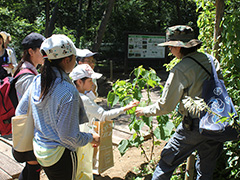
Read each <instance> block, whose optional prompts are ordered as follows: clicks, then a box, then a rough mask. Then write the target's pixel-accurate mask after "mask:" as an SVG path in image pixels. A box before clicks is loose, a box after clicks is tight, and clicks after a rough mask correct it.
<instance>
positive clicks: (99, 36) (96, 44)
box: [92, 0, 115, 51]
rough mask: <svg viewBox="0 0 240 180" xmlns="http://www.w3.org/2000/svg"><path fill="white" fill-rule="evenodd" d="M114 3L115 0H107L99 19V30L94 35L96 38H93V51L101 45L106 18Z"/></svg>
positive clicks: (107, 18)
mask: <svg viewBox="0 0 240 180" xmlns="http://www.w3.org/2000/svg"><path fill="white" fill-rule="evenodd" d="M114 3H115V0H109V2H108V6H107V8H106V10H105V11H104V13H103V17H102V21H101V24H100V27H99V30H98V33H97V36H96V40H95V42H94V45H93V48H92V50H93V51H98V50H99V48H100V46H101V43H102V39H103V35H104V32H105V30H106V26H107V23H108V20H109V18H110V15H111V12H112V9H113V6H114Z"/></svg>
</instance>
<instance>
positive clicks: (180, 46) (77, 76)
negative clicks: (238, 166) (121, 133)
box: [0, 25, 223, 180]
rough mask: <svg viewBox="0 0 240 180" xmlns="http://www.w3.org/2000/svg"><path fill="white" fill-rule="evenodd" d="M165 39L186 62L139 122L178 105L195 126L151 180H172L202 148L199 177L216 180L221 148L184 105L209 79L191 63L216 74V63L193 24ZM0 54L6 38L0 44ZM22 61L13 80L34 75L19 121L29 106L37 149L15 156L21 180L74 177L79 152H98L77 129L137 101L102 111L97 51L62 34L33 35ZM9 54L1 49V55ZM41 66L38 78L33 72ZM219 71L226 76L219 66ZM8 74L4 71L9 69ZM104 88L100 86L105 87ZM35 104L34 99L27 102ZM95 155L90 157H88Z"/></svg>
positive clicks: (168, 150)
mask: <svg viewBox="0 0 240 180" xmlns="http://www.w3.org/2000/svg"><path fill="white" fill-rule="evenodd" d="M166 38H167V41H166V42H165V43H161V44H159V45H160V46H167V47H169V49H170V51H171V53H172V54H173V55H174V56H175V57H177V58H179V59H181V61H180V63H178V64H177V65H176V66H175V67H174V68H173V69H172V70H171V72H170V74H169V77H168V79H167V81H166V83H165V86H164V89H163V93H162V95H161V97H160V99H159V100H158V101H157V102H156V103H155V104H152V105H149V106H147V107H137V109H136V111H135V112H136V115H137V116H143V115H144V116H155V115H163V114H167V113H169V112H171V111H172V110H174V109H175V107H176V106H177V104H178V103H180V104H179V112H180V113H181V114H182V115H183V119H186V117H188V119H191V120H192V128H191V129H188V128H187V127H186V126H185V123H186V122H184V120H183V122H182V123H180V125H179V126H178V128H177V129H176V132H175V133H174V135H173V136H172V138H171V139H170V140H169V142H168V143H167V144H166V146H165V147H164V148H163V150H162V152H161V159H160V161H159V163H158V165H157V167H156V170H155V172H154V174H153V178H152V179H154V180H157V179H161V180H165V179H166V180H167V179H170V178H171V175H172V173H173V171H174V170H175V168H176V167H177V166H178V165H179V164H181V163H182V162H183V161H184V160H185V159H186V158H187V157H188V156H189V155H190V154H191V153H192V152H193V151H195V150H197V152H198V159H197V162H196V170H197V179H199V180H200V179H206V180H209V179H212V175H213V171H214V168H215V165H216V161H217V158H218V157H219V155H220V153H221V151H222V148H223V144H222V143H221V142H218V141H215V140H214V139H209V138H207V137H205V136H203V135H201V134H200V132H199V128H198V124H199V118H198V117H197V116H195V115H194V114H191V113H190V112H188V111H187V109H186V108H185V107H184V104H183V100H184V99H185V98H186V97H187V96H190V97H192V98H195V97H201V92H202V91H201V90H202V84H203V82H204V80H206V79H208V78H209V76H208V74H206V73H205V72H204V70H203V69H202V68H199V66H198V64H196V63H195V62H194V61H193V60H192V59H191V58H189V57H193V58H195V59H197V60H198V61H199V62H200V63H201V64H203V66H205V68H206V69H208V70H209V71H210V72H211V63H210V61H209V59H208V58H207V56H206V55H205V54H204V53H200V52H198V51H197V50H198V49H199V48H200V47H201V44H202V42H201V41H200V40H198V39H195V38H194V31H193V29H192V28H191V27H189V26H184V25H181V26H180V25H178V26H173V27H169V28H168V29H167V33H166ZM0 43H2V47H1V48H2V49H4V48H5V47H4V39H3V38H2V40H1V38H0ZM22 48H23V50H24V52H23V56H22V59H21V60H20V62H19V63H18V65H17V66H16V65H15V62H13V61H12V62H13V65H12V66H11V67H13V68H12V69H14V68H16V69H14V71H15V73H14V75H13V76H16V75H17V74H18V73H19V72H20V71H21V70H23V69H26V68H28V69H30V70H31V71H32V74H31V73H30V74H29V73H28V74H26V75H24V76H22V77H21V78H20V79H19V80H18V81H17V83H16V85H15V87H16V90H17V95H18V98H19V104H18V106H17V109H16V115H21V114H26V113H27V110H28V104H29V102H30V105H31V108H32V115H33V119H34V126H35V130H34V139H33V147H34V150H33V151H29V152H24V153H23V152H17V151H16V150H14V149H13V155H14V157H15V159H16V160H17V161H19V162H26V166H25V167H24V169H23V171H22V172H21V174H20V176H19V179H20V180H28V179H31V180H33V179H39V172H40V170H41V168H43V169H44V171H45V173H46V175H47V176H48V178H49V179H50V180H61V179H62V180H70V179H75V177H76V170H77V161H78V160H77V157H78V154H77V149H78V148H81V147H83V146H86V145H90V146H92V147H97V146H98V145H99V144H100V137H99V135H98V134H97V133H94V132H93V131H90V130H89V131H88V132H83V131H81V128H80V126H79V125H81V124H87V125H88V127H90V129H91V127H92V126H93V123H94V121H95V120H96V119H98V120H100V121H106V120H110V119H112V118H115V117H117V116H118V115H120V114H122V113H124V112H125V111H127V110H129V109H131V108H133V107H136V106H138V104H139V102H138V101H133V102H131V103H130V104H128V105H127V106H125V107H121V108H116V109H112V110H109V111H105V110H104V109H103V108H102V107H100V106H99V105H97V104H96V103H95V102H94V99H95V98H96V97H97V96H98V94H97V83H96V80H97V79H99V78H100V77H101V76H102V74H100V73H96V72H94V70H93V69H94V66H95V63H96V61H95V59H94V55H95V54H96V53H93V52H91V51H90V50H88V49H78V48H76V47H75V45H74V43H73V42H72V40H71V39H69V38H68V37H67V36H65V35H60V34H58V35H57V34H55V35H52V36H51V37H49V38H45V37H44V36H42V35H41V34H38V33H31V34H29V35H27V36H26V37H25V38H24V39H23V41H22ZM0 52H4V51H0ZM38 64H41V65H42V67H41V72H40V73H38V71H37V69H36V67H37V65H38ZM215 65H216V69H217V71H218V72H219V75H220V77H222V76H221V71H220V66H219V62H218V61H217V60H215ZM4 68H6V66H5V67H4ZM100 88H101V87H100ZM29 100H30V101H29ZM89 153H92V152H89Z"/></svg>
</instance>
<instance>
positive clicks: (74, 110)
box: [16, 35, 100, 180]
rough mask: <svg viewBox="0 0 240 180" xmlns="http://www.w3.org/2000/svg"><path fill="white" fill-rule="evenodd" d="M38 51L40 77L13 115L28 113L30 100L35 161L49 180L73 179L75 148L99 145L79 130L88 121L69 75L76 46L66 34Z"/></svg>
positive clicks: (31, 86) (44, 43)
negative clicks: (40, 66) (41, 55)
mask: <svg viewBox="0 0 240 180" xmlns="http://www.w3.org/2000/svg"><path fill="white" fill-rule="evenodd" d="M40 50H41V52H42V54H43V57H44V59H45V61H44V65H43V67H42V70H41V74H40V75H38V76H36V77H35V78H34V80H33V82H32V84H31V85H30V86H29V88H28V90H27V91H26V93H24V95H23V97H22V99H21V101H20V102H19V105H18V107H17V110H16V115H21V114H26V113H27V108H28V99H29V97H31V99H30V103H31V107H32V115H33V119H34V126H35V128H34V140H33V148H34V154H35V156H36V158H37V161H38V162H39V164H40V165H41V166H42V167H43V169H44V171H45V173H46V175H47V176H48V179H49V180H56V179H57V180H70V179H75V174H76V170H77V154H76V149H77V148H78V147H80V146H84V145H86V144H88V143H92V144H93V145H94V146H98V145H99V143H100V137H99V136H98V135H97V134H92V133H84V132H80V130H79V123H84V122H86V121H88V119H87V117H86V114H85V111H84V108H83V104H82V101H81V99H80V97H79V94H78V91H77V90H76V88H75V87H74V85H73V84H72V81H71V80H70V78H69V76H68V73H70V72H71V71H72V70H73V68H74V66H75V64H76V47H75V46H74V44H73V42H72V41H71V40H70V39H69V38H68V37H67V36H65V35H52V36H51V37H49V38H47V39H45V40H44V41H43V43H42V45H41V47H40ZM30 93H31V95H30Z"/></svg>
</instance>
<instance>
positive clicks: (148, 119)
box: [142, 116, 152, 128]
mask: <svg viewBox="0 0 240 180" xmlns="http://www.w3.org/2000/svg"><path fill="white" fill-rule="evenodd" d="M142 120H143V122H144V123H145V124H146V125H147V126H148V127H149V128H152V123H151V122H152V116H151V117H146V116H142Z"/></svg>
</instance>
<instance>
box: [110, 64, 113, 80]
mask: <svg viewBox="0 0 240 180" xmlns="http://www.w3.org/2000/svg"><path fill="white" fill-rule="evenodd" d="M110 80H111V81H112V80H113V62H112V60H110Z"/></svg>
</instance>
